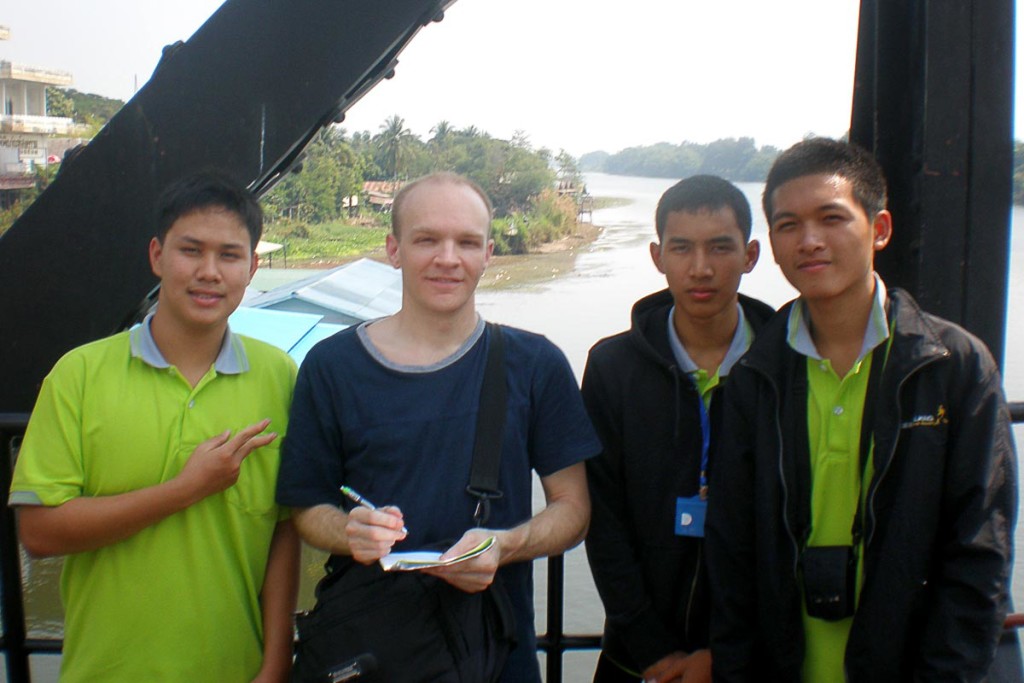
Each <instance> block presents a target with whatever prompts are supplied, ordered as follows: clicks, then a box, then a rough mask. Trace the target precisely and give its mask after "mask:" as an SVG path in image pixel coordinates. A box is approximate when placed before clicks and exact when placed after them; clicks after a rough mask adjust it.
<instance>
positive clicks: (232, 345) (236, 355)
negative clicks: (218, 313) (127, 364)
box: [128, 313, 249, 375]
mask: <svg viewBox="0 0 1024 683" xmlns="http://www.w3.org/2000/svg"><path fill="white" fill-rule="evenodd" d="M152 320H153V314H152V313H150V314H149V315H147V316H146V319H145V320H143V321H142V324H140V325H136V326H135V327H133V328H132V329H131V330H130V331H129V333H128V340H129V347H130V348H131V354H132V357H133V358H138V359H140V360H142V362H144V363H145V364H146V365H149V366H151V367H154V368H157V369H166V368H169V367H171V364H170V363H168V362H167V359H166V358H164V354H162V353H161V352H160V347H158V346H157V345H156V340H155V339H153V330H152V329H151V327H150V326H151V324H152ZM213 369H214V370H216V371H217V372H218V373H219V374H221V375H239V374H241V373H243V372H246V371H248V370H249V357H248V356H247V355H246V354H245V345H244V344H242V340H241V338H240V337H239V336H238V335H236V334H234V333H232V332H231V328H230V327H228V328H227V330H226V331H225V333H224V341H223V342H221V345H220V352H218V353H217V360H215V361H214V362H213Z"/></svg>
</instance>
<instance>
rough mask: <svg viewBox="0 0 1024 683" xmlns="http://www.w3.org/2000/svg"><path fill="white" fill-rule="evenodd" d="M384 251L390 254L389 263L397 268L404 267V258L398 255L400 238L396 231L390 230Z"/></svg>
mask: <svg viewBox="0 0 1024 683" xmlns="http://www.w3.org/2000/svg"><path fill="white" fill-rule="evenodd" d="M384 251H386V252H387V255H388V263H390V264H391V267H392V268H394V269H395V270H398V269H399V268H401V267H402V260H401V259H400V258H399V257H398V238H397V237H395V233H393V232H389V233H388V237H387V239H386V240H385V241H384Z"/></svg>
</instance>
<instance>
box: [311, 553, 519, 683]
mask: <svg viewBox="0 0 1024 683" xmlns="http://www.w3.org/2000/svg"><path fill="white" fill-rule="evenodd" d="M297 625H298V631H299V642H298V647H297V651H296V660H295V667H294V669H293V671H292V681H294V682H302V683H336V682H339V681H349V680H351V681H359V682H360V683H365V682H369V681H375V682H380V683H423V682H425V681H438V682H443V683H486V682H489V681H496V680H497V679H498V677H499V676H500V675H501V671H502V668H503V667H504V664H505V660H506V658H507V657H508V653H509V652H510V651H511V649H512V647H513V646H514V645H515V640H516V638H515V618H514V616H513V613H512V605H511V603H510V602H509V598H508V595H507V594H506V593H505V590H504V588H503V587H502V585H501V581H500V577H495V581H494V583H493V584H491V586H490V587H489V588H488V589H487V590H485V591H483V592H481V593H465V592H463V591H460V590H459V589H457V588H455V587H454V586H451V585H449V584H448V583H446V582H445V581H442V580H440V579H436V578H434V577H432V576H428V575H426V574H422V573H420V572H394V573H387V572H385V571H384V570H383V569H381V567H380V565H379V564H376V563H375V564H372V565H369V566H367V565H362V564H358V563H355V562H353V563H352V564H351V565H350V566H349V567H347V568H345V569H342V570H340V571H339V572H337V573H336V574H329V575H328V576H326V577H324V579H323V580H322V581H321V585H320V586H319V587H318V588H317V605H316V607H315V608H314V609H313V610H312V611H311V612H309V613H306V614H302V615H300V616H299V617H298V619H297ZM365 655H371V656H372V658H367V657H365ZM360 656H364V657H363V659H362V664H361V666H358V667H355V668H357V669H358V671H354V670H353V667H352V664H353V663H354V662H355V661H356V660H357V658H359V657H360Z"/></svg>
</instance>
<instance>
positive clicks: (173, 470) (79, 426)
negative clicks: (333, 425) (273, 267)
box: [10, 173, 298, 683]
mask: <svg viewBox="0 0 1024 683" xmlns="http://www.w3.org/2000/svg"><path fill="white" fill-rule="evenodd" d="M262 229H263V219H262V213H261V211H260V207H259V205H258V204H257V203H256V200H255V198H254V197H253V196H252V195H251V194H250V193H249V192H248V191H247V190H245V188H243V187H241V186H239V185H237V184H236V183H235V182H234V181H232V180H230V179H228V178H226V177H223V176H220V175H218V174H213V173H203V174H199V175H195V176H190V177H187V178H185V179H183V180H181V181H179V182H178V183H176V184H175V185H173V186H172V187H170V188H169V189H168V190H167V191H166V192H165V193H164V195H163V196H162V197H161V202H160V207H159V212H158V216H157V234H156V237H154V238H153V240H152V241H151V243H150V246H149V258H150V263H151V266H152V269H153V272H154V274H155V275H156V276H157V277H159V278H160V281H161V287H160V294H159V299H158V304H157V308H156V311H155V312H154V313H152V314H150V315H149V316H148V317H147V318H146V319H145V321H144V322H143V323H142V324H141V325H139V326H137V327H135V328H133V329H132V330H130V331H126V332H122V333H120V334H116V335H114V336H112V337H108V338H106V339H101V340H99V341H96V342H93V343H91V344H87V345H85V346H82V347H79V348H77V349H74V350H72V351H70V352H69V353H68V354H67V355H65V356H64V357H63V358H61V359H60V360H59V361H58V362H57V364H56V365H55V366H54V368H53V370H52V371H51V372H50V374H49V375H48V376H47V378H46V380H45V381H44V383H43V386H42V389H41V391H40V394H39V398H38V400H37V403H36V406H35V409H34V410H33V413H32V417H31V420H30V422H29V425H28V430H27V432H26V434H25V439H24V442H23V443H22V446H21V449H20V453H19V457H18V462H17V465H16V468H15V473H14V480H13V483H12V486H11V496H10V504H11V505H16V506H18V511H19V532H20V536H21V540H22V542H23V543H24V545H25V547H26V548H27V549H28V551H29V552H30V553H32V554H33V555H37V556H50V555H66V556H67V557H66V559H65V563H64V570H63V574H62V576H61V597H62V600H63V602H64V606H65V613H66V617H65V640H64V657H63V661H62V666H61V680H62V681H68V682H73V681H125V682H128V681H131V682H133V683H134V682H137V681H181V682H182V683H186V682H188V683H194V682H196V681H217V682H218V683H219V682H237V683H243V682H248V681H261V682H264V681H266V682H270V681H278V682H280V681H285V680H287V676H288V671H289V670H290V667H291V642H292V624H291V616H292V612H293V611H294V607H295V597H296V586H297V576H298V536H297V534H296V533H295V530H294V528H293V525H292V523H291V521H290V520H289V519H287V518H286V515H284V514H282V512H281V510H280V509H279V508H278V507H277V506H276V504H275V503H274V487H275V483H276V479H277V470H278V462H279V453H278V439H277V433H275V432H267V431H266V430H267V428H268V426H270V425H273V428H274V429H276V430H278V433H280V432H283V430H284V429H285V426H286V423H287V417H288V406H289V402H290V398H291V392H292V387H293V385H294V380H295V373H296V369H295V364H294V363H293V362H292V361H291V359H290V358H288V356H287V355H286V354H284V353H283V352H281V351H279V350H278V349H275V348H273V347H270V346H269V345H266V344H264V343H262V342H258V341H255V340H252V339H247V338H244V337H240V336H237V335H234V334H232V332H231V330H230V329H229V328H228V324H227V321H228V316H229V315H230V314H231V313H232V312H233V311H234V310H235V308H236V307H237V306H238V304H239V302H240V301H241V299H242V295H243V294H244V292H245V287H246V285H248V283H249V282H250V280H251V279H252V275H253V273H254V272H255V271H256V256H255V246H256V244H257V242H258V241H259V238H260V234H261V233H262Z"/></svg>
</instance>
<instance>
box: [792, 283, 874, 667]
mask: <svg viewBox="0 0 1024 683" xmlns="http://www.w3.org/2000/svg"><path fill="white" fill-rule="evenodd" d="M875 284H876V287H875V299H874V304H873V306H872V309H871V315H870V317H869V319H868V324H867V329H866V330H865V332H864V343H863V345H862V347H861V352H860V355H859V357H858V358H857V361H856V362H855V363H854V365H853V367H852V368H850V371H849V372H848V373H847V374H846V376H845V377H839V376H838V375H837V374H836V372H835V370H834V369H833V368H832V363H831V361H830V360H829V359H827V358H822V357H821V354H819V353H818V350H817V347H816V346H815V345H814V341H813V339H812V337H811V333H810V327H809V325H808V315H807V311H806V309H805V307H804V305H803V302H802V301H798V302H797V303H796V304H795V305H794V306H793V307H792V309H791V310H790V317H789V327H788V332H789V334H788V340H789V344H790V346H791V347H792V348H793V349H794V350H795V351H797V353H800V354H801V355H803V356H805V357H806V358H807V431H808V443H809V447H810V458H811V463H810V464H811V534H810V536H809V538H808V541H807V545H808V546H811V547H814V546H843V545H851V544H852V543H853V518H854V515H856V514H857V503H858V500H859V497H860V496H862V495H863V494H864V487H863V485H862V484H863V482H865V481H870V480H871V475H872V466H871V457H870V453H869V457H868V459H867V463H866V466H865V470H864V472H863V473H862V472H861V471H860V433H861V423H862V421H863V418H864V399H865V396H866V395H867V388H868V378H869V376H870V373H871V363H872V356H871V352H872V351H874V349H875V348H876V347H877V346H878V345H879V344H882V343H884V342H886V341H887V340H889V339H891V337H890V334H889V325H888V321H887V318H886V315H885V301H886V290H885V285H884V283H883V282H882V280H881V278H879V277H878V276H877V275H876V276H875ZM862 569H863V552H861V549H860V548H858V563H857V592H858V597H859V593H860V585H861V580H862ZM802 612H803V626H804V638H805V644H806V646H805V652H804V663H803V680H805V681H809V682H810V683H817V682H823V683H824V682H831V681H842V680H845V674H844V659H845V653H846V642H847V640H848V638H849V635H850V625H851V624H852V623H853V619H852V618H848V619H843V620H840V621H825V620H823V619H816V618H813V617H810V616H808V615H807V610H806V607H805V606H804V608H803V609H802Z"/></svg>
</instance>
